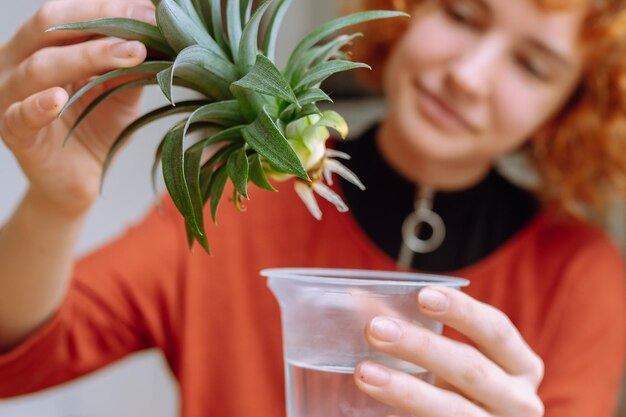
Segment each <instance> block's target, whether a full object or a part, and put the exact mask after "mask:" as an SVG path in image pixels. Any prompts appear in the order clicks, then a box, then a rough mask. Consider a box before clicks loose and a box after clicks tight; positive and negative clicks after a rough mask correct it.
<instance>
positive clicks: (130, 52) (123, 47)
mask: <svg viewBox="0 0 626 417" xmlns="http://www.w3.org/2000/svg"><path fill="white" fill-rule="evenodd" d="M139 45H140V42H137V41H130V42H119V43H116V44H113V45H111V54H112V55H113V56H114V57H117V58H124V59H129V58H134V57H135V56H137V52H138V48H139V47H140V46H139Z"/></svg>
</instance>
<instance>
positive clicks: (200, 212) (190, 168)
mask: <svg viewBox="0 0 626 417" xmlns="http://www.w3.org/2000/svg"><path fill="white" fill-rule="evenodd" d="M201 159H202V150H200V149H190V150H189V151H187V152H185V154H184V165H185V181H186V184H187V189H188V191H189V196H190V199H191V206H192V207H193V213H194V218H195V220H196V223H197V225H198V227H199V229H200V230H201V231H202V234H200V235H198V234H194V235H195V238H196V239H197V240H198V242H199V243H200V245H201V246H202V247H203V248H204V250H206V251H207V252H210V251H211V250H210V249H209V243H208V241H207V238H206V231H205V228H204V200H203V196H202V191H201V190H200V166H201ZM190 226H192V227H191V228H190V230H191V231H192V232H193V231H194V228H193V223H190Z"/></svg>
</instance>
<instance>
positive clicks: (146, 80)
mask: <svg viewBox="0 0 626 417" xmlns="http://www.w3.org/2000/svg"><path fill="white" fill-rule="evenodd" d="M156 83H157V81H156V77H148V78H140V79H138V80H133V81H129V82H127V83H125V84H121V85H118V86H117V87H114V88H112V89H110V90H108V91H106V92H104V93H103V94H101V95H100V96H98V97H96V99H95V100H93V101H92V102H91V103H89V105H88V106H87V107H86V108H85V110H83V112H82V113H81V114H80V116H78V119H76V121H75V122H74V125H73V126H72V128H71V129H70V130H69V132H67V135H66V136H65V140H64V143H65V142H67V141H68V140H69V138H70V137H71V136H72V135H73V134H74V132H75V131H76V129H77V128H78V127H79V126H80V125H81V123H82V122H83V121H84V120H85V118H86V117H87V116H89V114H90V113H91V112H92V111H94V110H95V109H96V108H97V107H98V106H99V105H100V104H102V102H104V101H105V100H107V99H109V98H111V97H113V96H114V95H116V94H119V93H122V92H124V91H127V90H131V89H133V88H138V87H143V86H145V85H151V84H156Z"/></svg>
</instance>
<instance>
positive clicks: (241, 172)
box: [226, 146, 250, 198]
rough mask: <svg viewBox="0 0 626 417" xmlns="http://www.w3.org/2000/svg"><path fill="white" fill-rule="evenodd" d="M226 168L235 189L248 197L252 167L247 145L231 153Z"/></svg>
mask: <svg viewBox="0 0 626 417" xmlns="http://www.w3.org/2000/svg"><path fill="white" fill-rule="evenodd" d="M226 169H227V170H228V176H229V177H230V179H231V181H232V182H233V185H234V186H235V190H237V192H238V193H239V194H241V195H242V196H244V197H245V198H248V173H249V170H250V167H249V165H248V156H247V155H246V147H245V146H242V147H241V148H240V149H238V150H236V151H235V152H233V153H231V154H230V156H229V157H228V161H227V163H226Z"/></svg>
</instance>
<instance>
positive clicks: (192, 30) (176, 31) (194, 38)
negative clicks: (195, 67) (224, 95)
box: [157, 0, 228, 60]
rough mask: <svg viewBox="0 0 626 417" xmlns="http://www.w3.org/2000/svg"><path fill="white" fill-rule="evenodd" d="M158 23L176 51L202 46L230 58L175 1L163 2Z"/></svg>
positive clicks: (159, 10)
mask: <svg viewBox="0 0 626 417" xmlns="http://www.w3.org/2000/svg"><path fill="white" fill-rule="evenodd" d="M157 22H158V24H159V28H160V29H161V32H162V33H163V36H164V37H165V39H166V40H167V42H168V43H169V44H170V46H171V47H172V48H173V49H174V50H175V51H176V52H180V51H182V50H183V49H185V48H186V47H188V46H192V45H200V46H203V47H204V48H206V49H208V50H210V51H211V52H213V53H214V54H215V55H218V56H220V57H222V58H224V59H226V60H228V57H227V56H226V54H225V53H224V51H223V50H222V48H220V46H219V45H218V44H217V43H216V42H215V40H214V39H213V38H212V37H211V36H210V35H209V34H208V33H207V32H206V30H204V28H203V27H200V26H198V25H197V24H196V23H195V22H194V21H193V20H192V19H191V18H190V17H189V16H187V14H186V13H185V10H183V9H182V8H181V7H180V6H179V5H178V4H177V3H176V2H175V1H173V0H161V2H160V3H159V6H158V7H157Z"/></svg>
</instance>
